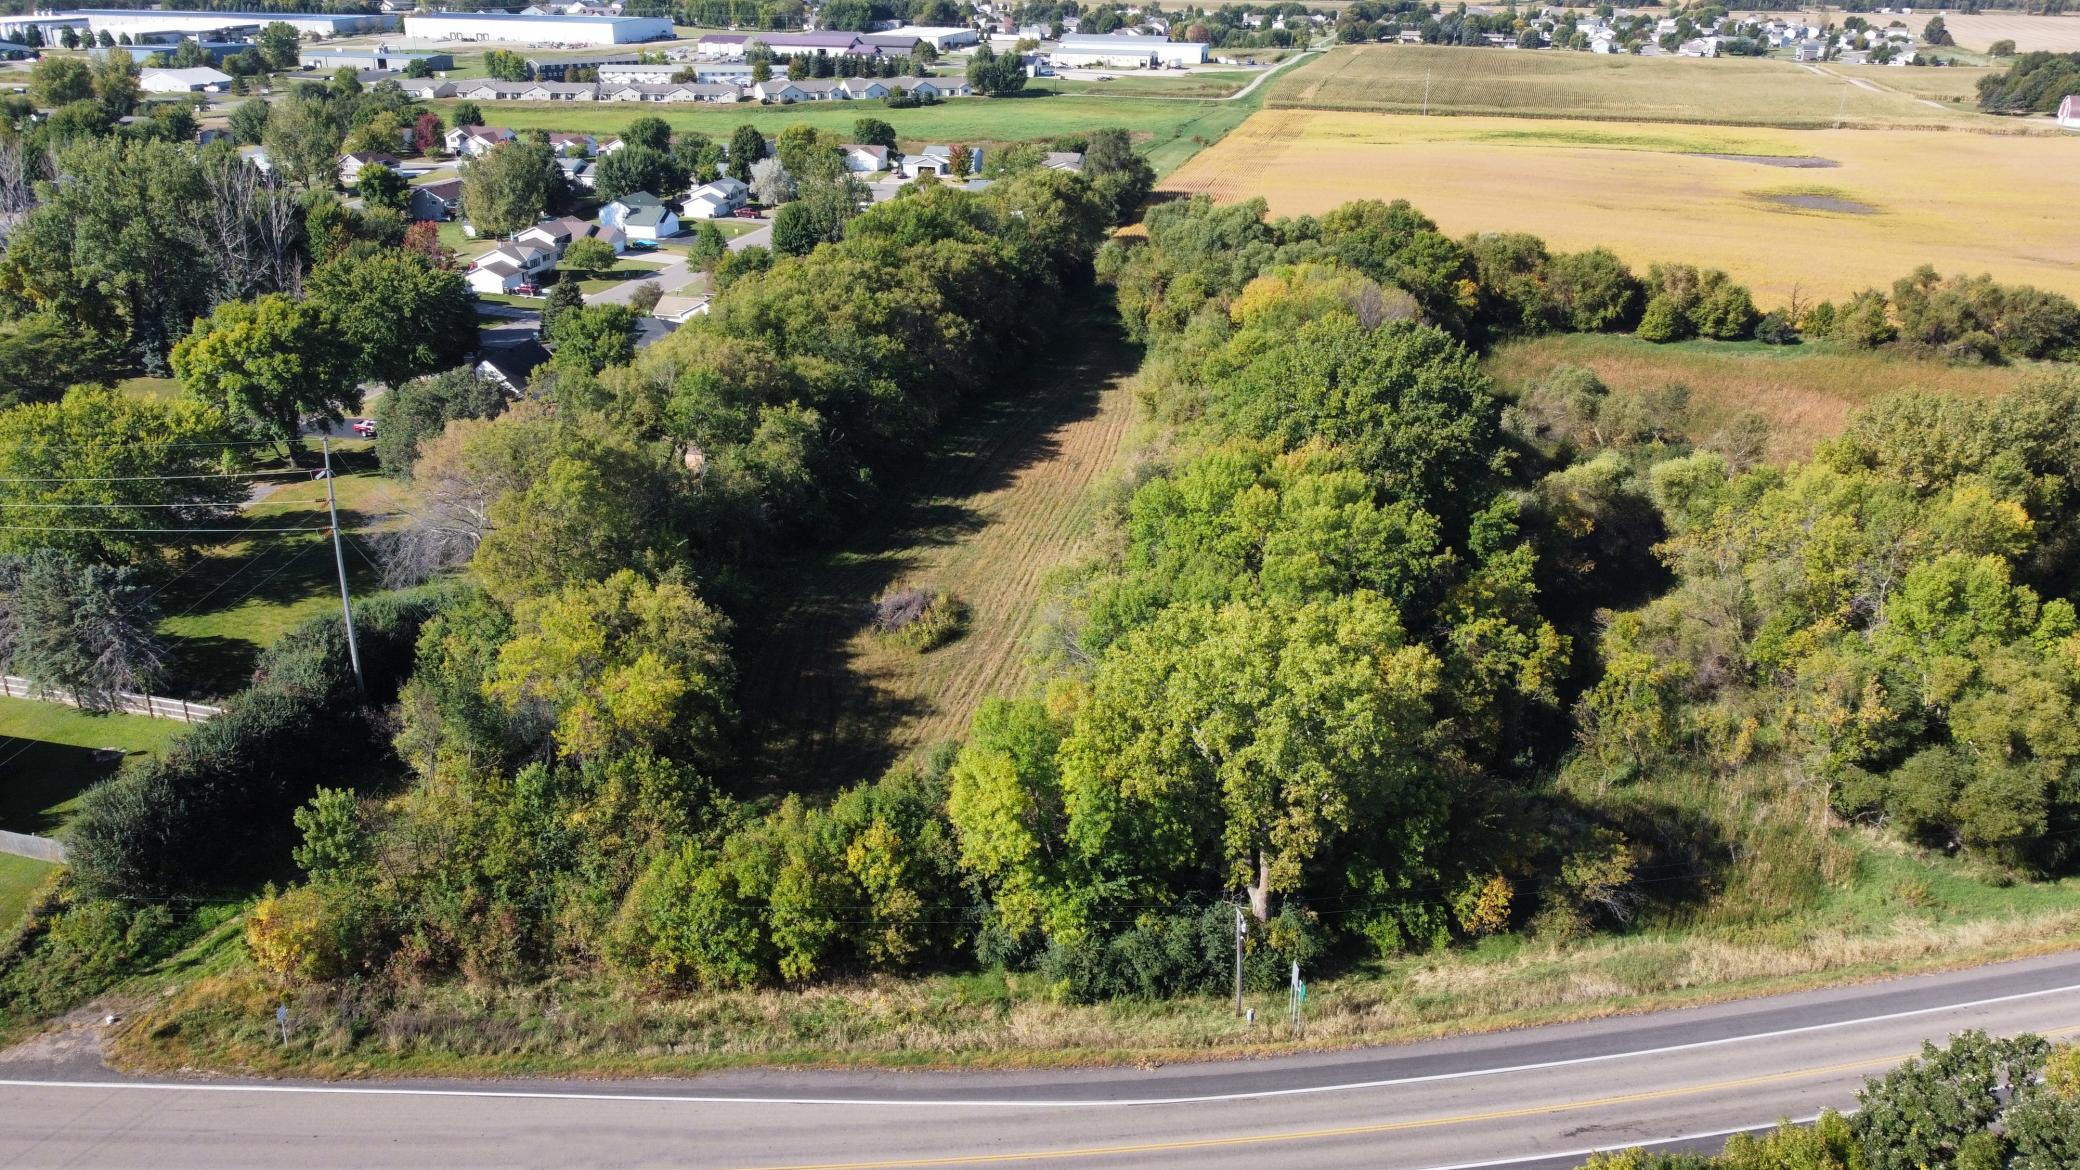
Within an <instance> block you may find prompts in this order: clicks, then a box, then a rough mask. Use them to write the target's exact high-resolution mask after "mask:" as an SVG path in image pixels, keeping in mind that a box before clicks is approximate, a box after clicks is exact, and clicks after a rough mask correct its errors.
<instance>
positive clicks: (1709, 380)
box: [1484, 333, 2029, 461]
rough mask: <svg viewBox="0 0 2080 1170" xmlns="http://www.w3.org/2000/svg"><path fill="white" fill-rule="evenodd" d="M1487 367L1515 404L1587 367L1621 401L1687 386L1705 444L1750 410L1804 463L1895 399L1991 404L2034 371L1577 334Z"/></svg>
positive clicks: (1526, 343) (1512, 347)
mask: <svg viewBox="0 0 2080 1170" xmlns="http://www.w3.org/2000/svg"><path fill="white" fill-rule="evenodd" d="M1484 365H1485V368H1486V369H1487V371H1488V373H1489V374H1490V375H1491V376H1493V377H1494V379H1495V382H1496V385H1497V386H1498V387H1500V388H1501V389H1502V391H1503V392H1504V393H1505V394H1508V395H1510V396H1512V397H1515V396H1517V395H1519V394H1521V393H1522V392H1523V391H1524V389H1525V388H1527V387H1528V386H1529V385H1530V384H1531V383H1533V382H1536V381H1538V380H1540V379H1542V378H1545V377H1547V376H1548V375H1550V374H1551V373H1552V372H1553V371H1554V370H1555V369H1556V368H1558V367H1561V366H1582V367H1585V368H1587V369H1590V370H1594V371H1595V372H1596V376H1597V377H1599V378H1601V379H1603V381H1604V383H1605V384H1606V385H1608V386H1609V387H1610V388H1611V389H1612V390H1614V391H1617V392H1618V393H1621V394H1622V393H1631V392H1640V391H1649V390H1660V389H1662V388H1663V387H1666V386H1670V385H1676V384H1680V385H1682V386H1685V387H1688V388H1689V391H1690V417H1689V420H1688V426H1689V430H1690V432H1691V435H1692V437H1693V438H1697V439H1704V438H1707V437H1709V436H1710V435H1712V434H1713V433H1715V432H1717V431H1719V430H1720V429H1722V428H1724V427H1725V426H1726V425H1727V424H1728V423H1730V422H1732V421H1733V420H1734V419H1735V418H1736V417H1738V416H1739V415H1741V414H1742V413H1744V412H1746V411H1750V410H1752V411H1756V412H1758V413H1760V414H1761V415H1762V416H1763V417H1765V418H1767V419H1768V420H1769V422H1770V450H1769V457H1770V459H1771V460H1772V461H1782V460H1790V459H1803V458H1805V457H1806V456H1808V455H1811V454H1812V453H1813V448H1814V446H1815V445H1817V444H1818V443H1819V442H1821V441H1822V440H1824V439H1827V438H1830V437H1832V436H1834V435H1837V434H1840V433H1841V430H1842V427H1843V426H1844V424H1846V423H1847V422H1848V421H1849V414H1850V412H1852V411H1854V410H1855V409H1856V408H1857V407H1859V406H1862V405H1863V404H1864V403H1866V402H1869V401H1871V400H1873V399H1875V398H1879V397H1882V396H1884V395H1886V394H1890V393H1892V392H1893V391H1896V390H1906V389H1921V390H1939V391H1943V392H1946V393H1951V394H1962V395H1970V396H1983V395H1993V394H2001V393H2005V392H2006V391H2008V390H2011V389H2013V388H2014V387H2015V385H2016V384H2017V383H2018V382H2020V381H2021V380H2022V379H2023V378H2025V377H2027V376H2029V371H2028V370H2026V369H2019V368H2017V367H2014V366H1958V365H1952V364H1950V363H1948V362H1937V361H1918V360H1915V359H1912V358H1903V357H1897V356H1894V355H1892V354H1889V353H1875V352H1869V351H1859V350H1842V349H1836V348H1834V347H1832V346H1830V345H1827V344H1824V343H1808V344H1805V345H1792V346H1769V345H1762V344H1760V343H1759V342H1752V341H1750V342H1724V341H1686V342H1682V343H1680V344H1676V345H1655V344H1654V343H1652V342H1648V341H1641V340H1639V339H1638V338H1635V337H1625V336H1614V335H1610V334H1596V333H1573V334H1558V335H1554V336H1551V337H1534V338H1529V339H1526V340H1523V341H1511V342H1506V343H1504V344H1502V345H1500V346H1497V347H1496V349H1495V351H1494V352H1493V353H1491V354H1490V355H1489V356H1488V358H1487V359H1486V361H1485V363H1484Z"/></svg>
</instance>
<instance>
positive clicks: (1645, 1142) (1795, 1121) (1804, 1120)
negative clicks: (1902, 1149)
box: [1423, 1109, 1855, 1170]
mask: <svg viewBox="0 0 2080 1170" xmlns="http://www.w3.org/2000/svg"><path fill="white" fill-rule="evenodd" d="M1840 1112H1841V1114H1842V1116H1844V1117H1847V1116H1848V1115H1849V1114H1851V1113H1854V1112H1855V1110H1853V1109H1848V1110H1841V1111H1840ZM1818 1120H1820V1115H1819V1114H1817V1113H1815V1114H1813V1115H1812V1116H1810V1117H1786V1118H1782V1119H1780V1120H1777V1121H1769V1122H1764V1123H1762V1124H1759V1125H1736V1126H1734V1127H1733V1128H1732V1129H1711V1130H1705V1131H1703V1132H1700V1133H1682V1134H1677V1135H1676V1136H1674V1137H1665V1138H1645V1139H1642V1140H1640V1141H1636V1142H1626V1143H1624V1144H1622V1145H1615V1146H1584V1147H1582V1148H1581V1149H1579V1150H1554V1151H1552V1152H1551V1153H1548V1154H1518V1155H1516V1156H1515V1157H1511V1158H1492V1159H1489V1160H1488V1161H1485V1162H1454V1163H1452V1164H1451V1165H1449V1166H1426V1167H1424V1168H1423V1170H1488V1168H1489V1167H1493V1166H1522V1165H1524V1164H1525V1163H1527V1162H1550V1161H1553V1160H1556V1159H1560V1158H1566V1159H1569V1160H1573V1159H1577V1158H1587V1157H1590V1156H1592V1155H1595V1154H1608V1153H1611V1152H1613V1151H1616V1150H1636V1149H1654V1148H1657V1147H1660V1146H1673V1145H1676V1144H1678V1143H1680V1142H1701V1141H1708V1140H1710V1139H1712V1138H1722V1137H1732V1136H1733V1135H1734V1134H1737V1133H1755V1132H1756V1131H1758V1130H1765V1129H1775V1128H1776V1127H1777V1126H1779V1125H1782V1124H1784V1123H1785V1122H1789V1123H1790V1124H1792V1125H1811V1124H1813V1123H1814V1122H1816V1121H1818Z"/></svg>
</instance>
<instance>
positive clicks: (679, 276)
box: [585, 221, 773, 305]
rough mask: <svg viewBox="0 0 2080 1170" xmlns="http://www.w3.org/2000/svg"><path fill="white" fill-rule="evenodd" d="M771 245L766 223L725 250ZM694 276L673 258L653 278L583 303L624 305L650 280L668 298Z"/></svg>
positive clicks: (595, 295) (622, 285) (626, 282)
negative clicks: (639, 287)
mask: <svg viewBox="0 0 2080 1170" xmlns="http://www.w3.org/2000/svg"><path fill="white" fill-rule="evenodd" d="M772 243H773V225H772V223H771V221H767V222H765V223H762V224H760V225H759V227H758V229H757V230H756V231H750V232H746V233H744V234H743V235H741V236H738V237H737V238H735V239H733V240H731V241H730V242H729V250H730V251H732V252H741V251H743V250H744V249H746V248H753V247H770V246H771V245H772ZM698 275H700V274H699V273H698V272H696V271H695V270H694V268H693V266H692V265H691V264H688V263H687V262H686V257H685V256H684V255H676V256H674V257H673V258H672V262H671V263H669V264H664V265H661V266H659V267H658V269H657V274H656V275H655V276H646V277H644V278H643V279H642V280H624V281H622V282H621V283H619V284H617V285H615V286H614V287H613V288H609V289H604V290H602V291H600V292H596V293H593V294H592V295H590V296H588V297H586V298H585V300H586V301H587V303H590V304H595V305H625V304H627V303H628V301H629V298H630V297H633V296H635V294H636V288H637V286H639V285H642V284H645V283H649V282H653V281H654V282H655V283H656V284H657V287H658V288H660V289H662V290H664V293H665V295H667V296H670V295H671V294H672V293H675V292H677V291H679V290H680V289H682V288H685V287H686V286H687V285H689V284H692V283H693V281H694V278H695V277H696V276H698Z"/></svg>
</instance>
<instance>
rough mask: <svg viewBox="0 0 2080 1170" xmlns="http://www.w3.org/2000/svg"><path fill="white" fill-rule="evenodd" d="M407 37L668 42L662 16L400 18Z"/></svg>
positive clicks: (669, 28) (541, 42) (441, 14)
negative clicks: (402, 20) (402, 19)
mask: <svg viewBox="0 0 2080 1170" xmlns="http://www.w3.org/2000/svg"><path fill="white" fill-rule="evenodd" d="M404 31H405V35H406V36H413V37H425V38H427V39H429V40H437V41H494V42H498V43H501V44H509V45H634V44H640V43H641V42H643V41H663V40H670V39H671V37H672V22H671V21H669V20H667V19H665V18H664V17H662V16H510V15H507V14H506V13H503V12H433V13H428V14H426V15H423V16H420V15H412V16H407V17H405V18H404Z"/></svg>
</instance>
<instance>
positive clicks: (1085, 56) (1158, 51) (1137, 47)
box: [1048, 33, 1206, 69]
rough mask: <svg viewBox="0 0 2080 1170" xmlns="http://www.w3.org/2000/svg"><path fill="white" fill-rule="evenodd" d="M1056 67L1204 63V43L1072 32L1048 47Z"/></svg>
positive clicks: (1102, 67) (1087, 67)
mask: <svg viewBox="0 0 2080 1170" xmlns="http://www.w3.org/2000/svg"><path fill="white" fill-rule="evenodd" d="M1048 57H1049V59H1050V60H1052V61H1053V62H1054V64H1055V66H1056V67H1057V68H1069V69H1143V68H1148V67H1150V66H1164V65H1204V64H1205V63H1206V46H1205V45H1199V44H1193V43H1191V42H1188V41H1166V40H1163V39H1161V38H1160V37H1136V36H1125V35H1122V34H1120V33H1107V34H1105V35H1103V36H1096V35H1091V36H1084V35H1079V34H1076V33H1071V34H1069V35H1068V36H1065V37H1063V38H1062V43H1061V44H1060V45H1058V46H1056V47H1055V48H1054V49H1053V50H1051V51H1049V53H1048Z"/></svg>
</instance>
